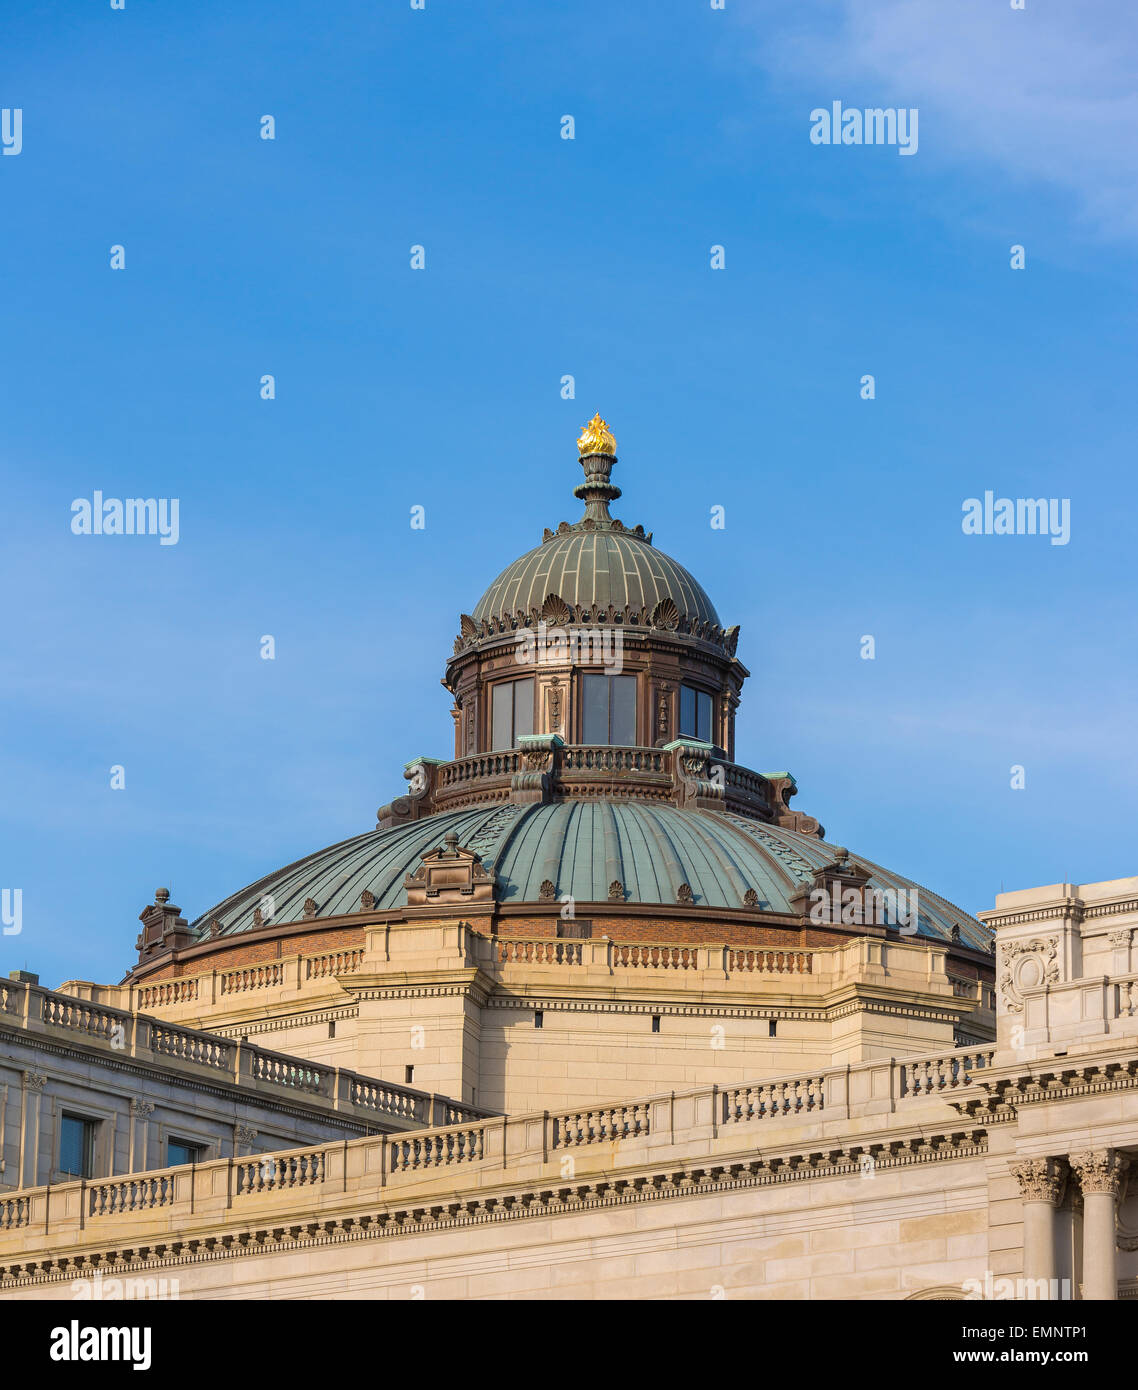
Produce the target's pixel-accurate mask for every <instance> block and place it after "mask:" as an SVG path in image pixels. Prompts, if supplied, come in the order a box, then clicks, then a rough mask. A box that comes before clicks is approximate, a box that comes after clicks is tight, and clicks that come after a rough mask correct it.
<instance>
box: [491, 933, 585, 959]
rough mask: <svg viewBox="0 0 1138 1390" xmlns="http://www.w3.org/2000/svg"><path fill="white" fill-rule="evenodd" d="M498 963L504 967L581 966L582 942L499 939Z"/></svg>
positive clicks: (525, 938) (522, 938)
mask: <svg viewBox="0 0 1138 1390" xmlns="http://www.w3.org/2000/svg"><path fill="white" fill-rule="evenodd" d="M497 946H498V961H499V964H502V965H523V964H524V965H581V964H582V963H583V961H584V956H583V947H584V943H583V942H581V941H548V940H546V941H540V940H534V939H532V938H527V937H504V936H500V937H498V938H497Z"/></svg>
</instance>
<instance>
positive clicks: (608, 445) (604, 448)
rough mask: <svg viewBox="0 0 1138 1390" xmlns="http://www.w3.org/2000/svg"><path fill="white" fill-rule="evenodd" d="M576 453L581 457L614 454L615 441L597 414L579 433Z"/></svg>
mask: <svg viewBox="0 0 1138 1390" xmlns="http://www.w3.org/2000/svg"><path fill="white" fill-rule="evenodd" d="M577 452H578V453H579V454H580V455H581V456H582V457H584V456H585V455H586V454H615V453H616V440H615V439H614V438H613V437H612V432H611V431H610V430H609V427H608V425H606V424H605V422H604V421H603V420H602V419H601V417H600V415H599V414H597V415H594V416H593V418H592V419H591V420H590V421H589V423H588V424H587V425H586V426H585V428H584V429H583V430H582V431H581V434H580V437H579V438H578V440H577Z"/></svg>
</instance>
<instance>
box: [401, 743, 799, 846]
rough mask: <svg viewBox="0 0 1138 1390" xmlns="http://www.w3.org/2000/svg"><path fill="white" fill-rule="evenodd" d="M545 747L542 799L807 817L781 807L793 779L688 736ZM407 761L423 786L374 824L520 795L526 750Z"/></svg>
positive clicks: (783, 819)
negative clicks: (668, 742) (774, 776)
mask: <svg viewBox="0 0 1138 1390" xmlns="http://www.w3.org/2000/svg"><path fill="white" fill-rule="evenodd" d="M547 752H548V760H547V763H546V765H545V767H544V768H543V769H542V770H541V777H540V786H541V792H540V795H541V798H542V799H543V800H558V799H563V798H564V799H579V798H581V797H589V796H606V797H616V798H620V797H622V796H635V797H637V798H638V799H640V800H644V799H647V800H656V801H668V802H672V803H674V804H676V805H679V806H685V805H689V804H703V803H704V802H710V803H712V804H713V806H714V808H715V809H718V810H729V811H737V812H740V813H742V814H744V815H750V816H754V817H756V818H757V819H759V820H762V821H773V822H775V823H778V824H782V823H790V824H794V825H796V826H797V825H799V824H800V822H801V821H802V820H803V819H805V818H802V817H795V816H794V815H793V813H789V812H788V811H787V807H786V797H788V796H790V795H793V784H792V782H791V789H790V790H789V791H787V790H786V784H787V783H788V782H790V781H791V779H788V778H785V779H783V780H782V781H781V782H779V783H778V785H777V786H776V785H775V784H773V783H772V782H771V780H770V779H769V778H767V777H765V776H764V775H763V774H762V773H761V772H755V771H753V770H752V769H751V768H747V767H743V766H741V765H740V764H738V763H732V762H729V761H728V760H727V759H726V758H723V757H719V756H717V754H716V752H715V750H714V749H713V748H712V747H711V746H710V745H709V744H698V743H694V742H690V741H689V742H688V743H687V744H685V745H684V747H683V748H682V749H677V747H675V746H669V747H665V748H648V747H637V746H629V747H625V746H620V745H615V744H565V743H562V742H561V740H560V739H557V740H556V742H555V743H552V744H551V745H550V747H549V749H548V750H547ZM411 766H415V767H417V768H418V771H419V775H420V780H421V785H419V786H418V787H417V789H416V791H415V793H414V795H411V796H403V797H399V798H397V799H396V801H394V802H392V804H391V805H390V806H384V807H381V808H380V815H379V825H380V828H385V827H388V826H391V825H399V824H403V823H405V822H406V821H408V820H419V819H421V818H422V817H424V816H429V815H433V814H434V813H436V812H438V811H442V810H455V809H457V808H458V807H461V806H467V805H478V804H485V803H488V802H495V801H508V800H512V799H513V800H516V799H519V793H520V792H521V791H522V787H521V786H520V784H519V783H518V782H517V780H516V779H517V776H518V775H519V774H522V773H524V772H525V771H526V770H527V764H526V751H523V750H519V749H510V750H506V751H503V752H499V753H477V754H474V755H472V756H469V757H465V758H457V759H455V760H454V761H453V762H446V763H443V762H438V761H436V760H435V759H423V760H422V761H421V762H420V763H419V764H409V767H411ZM527 786H528V784H527ZM529 790H532V788H529ZM521 799H522V800H526V801H528V800H530V799H531V798H530V796H529V795H526V796H524V797H521ZM817 830H818V826H817V822H811V824H810V830H809V832H808V833H812V834H813V833H816V832H817Z"/></svg>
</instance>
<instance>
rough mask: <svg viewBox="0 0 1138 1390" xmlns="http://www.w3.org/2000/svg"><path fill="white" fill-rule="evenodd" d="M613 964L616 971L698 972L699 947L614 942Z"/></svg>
mask: <svg viewBox="0 0 1138 1390" xmlns="http://www.w3.org/2000/svg"><path fill="white" fill-rule="evenodd" d="M612 964H613V969H614V970H637V969H645V970H698V969H699V947H698V946H672V945H668V944H664V945H656V944H654V943H652V942H628V943H624V942H616V941H614V942H613V943H612Z"/></svg>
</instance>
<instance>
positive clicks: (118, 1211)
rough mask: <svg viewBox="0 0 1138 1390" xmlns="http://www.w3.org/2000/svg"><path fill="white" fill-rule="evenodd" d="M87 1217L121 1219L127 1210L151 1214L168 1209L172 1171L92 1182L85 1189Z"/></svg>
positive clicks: (171, 1190) (171, 1194)
mask: <svg viewBox="0 0 1138 1390" xmlns="http://www.w3.org/2000/svg"><path fill="white" fill-rule="evenodd" d="M87 1201H88V1206H87V1212H88V1215H90V1216H122V1215H124V1214H125V1213H126V1212H128V1211H151V1210H153V1209H154V1208H155V1207H167V1206H172V1205H173V1202H174V1172H172V1171H171V1172H165V1173H155V1174H149V1173H140V1174H138V1175H134V1176H130V1177H125V1178H115V1179H109V1180H108V1181H106V1182H97V1183H93V1184H92V1185H91V1186H90V1187H89V1188H88V1189H87Z"/></svg>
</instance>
